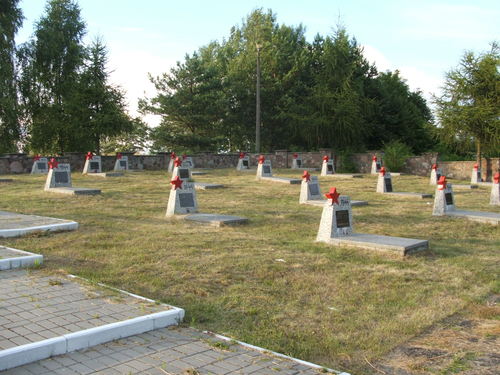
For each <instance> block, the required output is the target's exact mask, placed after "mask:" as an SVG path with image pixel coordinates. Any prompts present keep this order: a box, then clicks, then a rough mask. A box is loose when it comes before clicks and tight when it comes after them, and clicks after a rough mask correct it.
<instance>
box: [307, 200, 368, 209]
mask: <svg viewBox="0 0 500 375" xmlns="http://www.w3.org/2000/svg"><path fill="white" fill-rule="evenodd" d="M325 202H326V199H325V200H321V199H318V200H312V199H310V200H308V201H306V202H305V203H304V204H310V205H311V206H318V207H323V206H324V205H325ZM351 206H353V207H360V206H368V201H351Z"/></svg>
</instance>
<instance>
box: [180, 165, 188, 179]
mask: <svg viewBox="0 0 500 375" xmlns="http://www.w3.org/2000/svg"><path fill="white" fill-rule="evenodd" d="M179 177H180V178H182V179H185V178H189V169H187V168H179Z"/></svg>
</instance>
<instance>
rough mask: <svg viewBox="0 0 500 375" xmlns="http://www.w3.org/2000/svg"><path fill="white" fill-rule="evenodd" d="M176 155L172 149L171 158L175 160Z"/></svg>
mask: <svg viewBox="0 0 500 375" xmlns="http://www.w3.org/2000/svg"><path fill="white" fill-rule="evenodd" d="M176 157H177V155H176V154H175V152H173V151H172V153H171V154H170V159H172V160H175V158H176Z"/></svg>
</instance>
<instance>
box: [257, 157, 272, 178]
mask: <svg viewBox="0 0 500 375" xmlns="http://www.w3.org/2000/svg"><path fill="white" fill-rule="evenodd" d="M262 177H273V168H272V166H271V162H270V161H269V160H265V161H264V164H260V163H259V164H258V165H257V177H256V179H257V180H260V179H261V178H262Z"/></svg>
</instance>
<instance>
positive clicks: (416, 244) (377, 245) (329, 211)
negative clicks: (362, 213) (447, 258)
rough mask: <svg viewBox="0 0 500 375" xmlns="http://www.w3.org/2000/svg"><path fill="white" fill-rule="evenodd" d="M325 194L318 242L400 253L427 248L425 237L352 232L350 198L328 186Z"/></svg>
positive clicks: (427, 243) (404, 253)
mask: <svg viewBox="0 0 500 375" xmlns="http://www.w3.org/2000/svg"><path fill="white" fill-rule="evenodd" d="M325 196H326V197H327V198H328V200H327V201H326V202H325V204H324V206H323V212H322V214H321V222H320V225H319V230H318V234H317V236H316V241H317V242H326V243H328V244H332V245H341V246H351V247H360V248H365V249H374V250H384V251H390V252H396V253H399V254H401V255H407V254H410V253H413V252H417V251H420V250H426V249H428V247H429V242H428V241H426V240H418V239H412V238H402V237H390V236H380V235H375V234H362V233H354V226H353V217H352V208H351V200H350V198H349V197H348V196H346V195H339V193H338V192H337V189H336V188H332V189H330V191H329V192H328V193H327V194H325Z"/></svg>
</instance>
